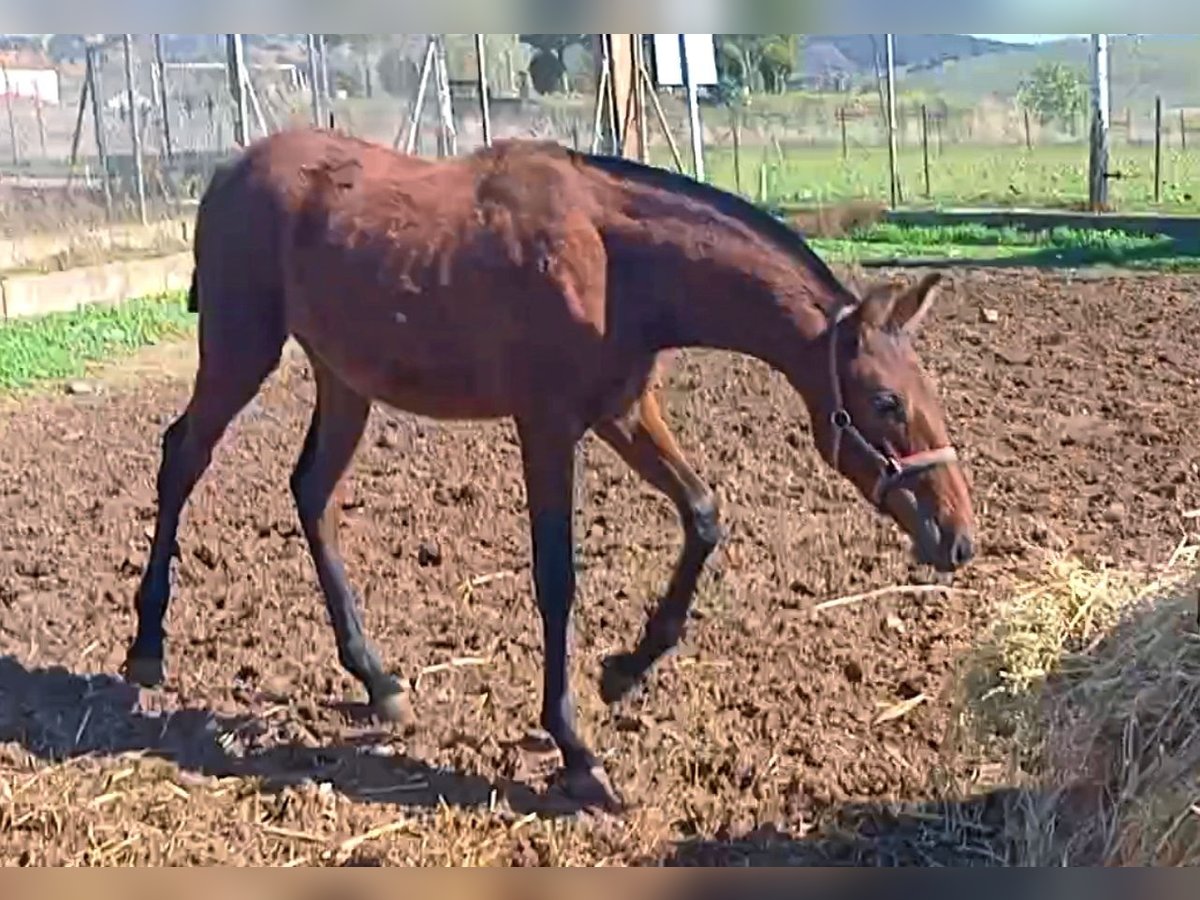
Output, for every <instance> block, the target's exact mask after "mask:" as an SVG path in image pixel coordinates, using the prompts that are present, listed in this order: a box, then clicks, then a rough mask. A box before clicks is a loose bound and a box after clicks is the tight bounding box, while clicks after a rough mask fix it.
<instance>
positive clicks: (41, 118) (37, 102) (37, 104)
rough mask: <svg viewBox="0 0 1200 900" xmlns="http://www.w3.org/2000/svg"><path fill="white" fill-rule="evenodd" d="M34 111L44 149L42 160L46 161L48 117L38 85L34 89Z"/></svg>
mask: <svg viewBox="0 0 1200 900" xmlns="http://www.w3.org/2000/svg"><path fill="white" fill-rule="evenodd" d="M33 111H34V113H35V114H36V115H37V124H38V141H39V142H40V144H41V147H42V159H46V158H47V156H48V154H47V153H46V117H45V115H43V113H42V89H41V88H40V87H38V86H37V85H36V84H35V85H34V87H33Z"/></svg>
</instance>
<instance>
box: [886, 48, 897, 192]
mask: <svg viewBox="0 0 1200 900" xmlns="http://www.w3.org/2000/svg"><path fill="white" fill-rule="evenodd" d="M886 53H887V131H888V170H889V175H890V176H891V187H892V208H893V209H895V208H896V207H897V206H898V205H899V203H900V168H899V160H898V159H897V158H896V157H897V152H896V36H895V35H894V34H889V35H887V41H886Z"/></svg>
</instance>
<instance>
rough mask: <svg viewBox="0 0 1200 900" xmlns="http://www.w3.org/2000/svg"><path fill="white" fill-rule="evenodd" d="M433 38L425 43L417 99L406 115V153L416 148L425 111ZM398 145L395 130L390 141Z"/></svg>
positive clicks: (431, 63) (395, 145)
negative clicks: (394, 136) (392, 139)
mask: <svg viewBox="0 0 1200 900" xmlns="http://www.w3.org/2000/svg"><path fill="white" fill-rule="evenodd" d="M436 49H437V48H436V47H435V46H434V42H433V38H432V37H430V39H429V43H428V44H426V45H425V60H424V62H422V63H421V78H420V80H419V81H418V82H417V99H416V100H414V101H413V108H412V112H411V113H410V114H409V117H408V138H407V140H405V142H404V152H405V153H408V154H412V153H415V152H416V150H417V134H418V132H419V131H420V129H421V114H422V113H423V112H424V111H425V94H426V93H427V92H428V91H429V76H430V75H431V74H433V57H434V53H435V52H436ZM399 146H400V132H399V131H397V132H396V139H395V140H394V141H392V148H393V149H397V148H399Z"/></svg>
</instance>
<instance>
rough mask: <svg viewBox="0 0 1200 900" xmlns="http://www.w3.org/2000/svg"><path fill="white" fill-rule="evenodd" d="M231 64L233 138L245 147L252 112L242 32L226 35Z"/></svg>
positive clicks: (230, 88) (229, 64)
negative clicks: (247, 101) (248, 93)
mask: <svg viewBox="0 0 1200 900" xmlns="http://www.w3.org/2000/svg"><path fill="white" fill-rule="evenodd" d="M225 45H226V51H227V55H228V66H229V96H230V97H231V98H232V100H233V140H234V142H235V143H236V144H237V145H238V146H240V147H245V146H246V145H247V144H249V143H250V113H249V108H248V106H247V103H246V84H247V78H246V47H245V44H243V43H242V36H241V35H240V34H227V35H225Z"/></svg>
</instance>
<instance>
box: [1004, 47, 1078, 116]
mask: <svg viewBox="0 0 1200 900" xmlns="http://www.w3.org/2000/svg"><path fill="white" fill-rule="evenodd" d="M1017 103H1018V104H1019V105H1020V107H1021V108H1022V109H1023V110H1026V111H1027V112H1029V113H1030V114H1031V115H1033V116H1034V117H1035V118H1036V119H1037V121H1038V122H1039V123H1040V124H1042V125H1046V124H1049V123H1051V122H1058V123H1059V124H1061V125H1063V126H1064V127H1066V128H1069V129H1072V130H1073V129H1074V127H1075V123H1076V121H1077V120H1078V117H1079V115H1080V114H1081V113H1082V112H1083V110H1084V107H1085V106H1086V105H1087V81H1086V79H1085V77H1084V75H1083V73H1082V72H1080V71H1078V70H1076V69H1073V68H1071V67H1070V66H1068V65H1065V64H1064V63H1060V62H1044V63H1039V64H1038V65H1037V67H1035V68H1034V70H1033V71H1032V72H1031V73H1030V74H1029V77H1028V78H1026V79H1025V80H1024V81H1022V82H1021V84H1020V87H1019V88H1018V89H1017Z"/></svg>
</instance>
